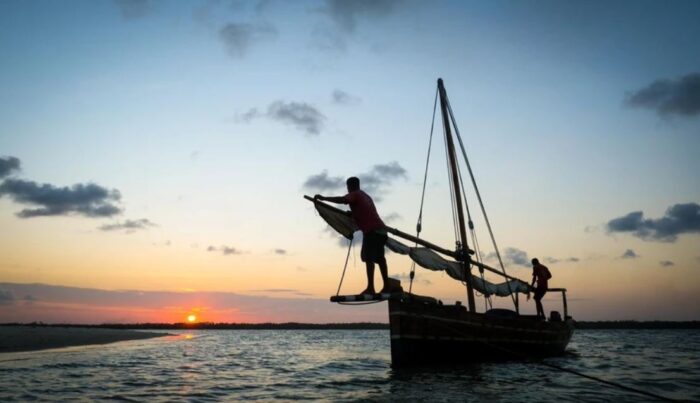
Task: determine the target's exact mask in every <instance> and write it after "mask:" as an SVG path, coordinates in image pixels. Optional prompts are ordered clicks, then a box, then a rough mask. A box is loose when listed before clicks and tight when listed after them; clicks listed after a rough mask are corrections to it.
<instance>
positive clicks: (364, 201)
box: [314, 176, 392, 294]
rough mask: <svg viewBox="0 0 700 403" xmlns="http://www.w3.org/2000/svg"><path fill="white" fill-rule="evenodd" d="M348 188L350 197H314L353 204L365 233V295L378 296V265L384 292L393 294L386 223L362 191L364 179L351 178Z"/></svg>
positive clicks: (353, 214) (361, 228)
mask: <svg viewBox="0 0 700 403" xmlns="http://www.w3.org/2000/svg"><path fill="white" fill-rule="evenodd" d="M345 184H346V185H347V187H348V194H346V195H345V196H335V197H326V196H321V195H316V196H314V199H316V200H325V201H329V202H331V203H337V204H349V205H350V212H351V213H352V218H354V219H355V222H356V223H357V226H358V227H359V228H360V230H361V231H362V235H363V238H362V252H361V253H360V256H361V257H362V261H363V262H365V264H366V266H367V289H365V290H364V291H362V294H374V293H375V292H374V264H375V263H376V264H378V265H379V271H380V272H381V274H382V280H383V281H384V288H382V290H381V291H380V293H385V292H391V291H392V290H391V287H390V286H389V281H388V279H389V273H388V272H389V270H388V268H387V265H386V258H385V257H384V245H385V244H386V240H387V234H386V229H385V225H384V222H383V221H382V219H381V218H379V214H378V213H377V209H376V207H374V202H373V201H372V198H371V197H369V195H368V194H367V193H365V192H364V191H362V190H361V189H360V179H359V178H356V177H354V176H353V177H351V178H348V180H347V181H346V182H345Z"/></svg>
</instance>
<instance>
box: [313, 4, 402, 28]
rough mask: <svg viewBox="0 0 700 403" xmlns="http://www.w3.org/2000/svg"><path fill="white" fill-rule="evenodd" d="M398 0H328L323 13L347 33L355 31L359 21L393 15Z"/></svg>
mask: <svg viewBox="0 0 700 403" xmlns="http://www.w3.org/2000/svg"><path fill="white" fill-rule="evenodd" d="M396 3H398V1H397V0H352V1H348V0H326V2H325V5H324V7H323V8H322V9H321V11H322V12H323V14H325V15H326V16H328V17H329V18H330V20H331V21H332V22H333V23H334V24H335V25H336V26H337V27H338V29H340V30H342V31H343V32H346V33H353V32H355V30H356V28H357V24H358V21H360V20H363V19H374V20H377V19H381V18H384V17H387V16H389V15H391V13H392V12H393V10H394V5H395V4H396Z"/></svg>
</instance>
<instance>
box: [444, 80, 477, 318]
mask: <svg viewBox="0 0 700 403" xmlns="http://www.w3.org/2000/svg"><path fill="white" fill-rule="evenodd" d="M438 91H439V92H440V110H441V111H442V122H443V123H442V124H443V126H444V127H445V142H446V143H447V155H448V157H449V160H450V174H451V175H452V186H453V187H454V201H455V204H456V207H457V219H458V221H459V237H460V245H459V247H460V248H461V250H457V256H458V260H459V262H460V263H461V264H462V269H463V270H464V274H465V276H464V278H465V280H466V283H467V298H468V302H469V312H476V305H475V303H474V288H473V287H472V276H471V266H470V261H471V259H470V258H469V254H468V253H467V252H466V250H469V248H468V246H467V227H466V226H465V225H464V212H463V211H462V191H461V189H460V186H459V183H460V181H459V172H458V171H457V158H456V156H455V145H454V142H453V140H452V130H451V129H450V118H449V116H448V113H449V112H448V107H447V93H446V92H445V86H444V85H443V83H442V78H438Z"/></svg>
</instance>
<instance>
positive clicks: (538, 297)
mask: <svg viewBox="0 0 700 403" xmlns="http://www.w3.org/2000/svg"><path fill="white" fill-rule="evenodd" d="M546 293H547V289H546V288H545V287H542V288H539V287H538V288H535V300H537V301H539V300H541V299H542V297H544V294H546Z"/></svg>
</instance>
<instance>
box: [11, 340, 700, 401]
mask: <svg viewBox="0 0 700 403" xmlns="http://www.w3.org/2000/svg"><path fill="white" fill-rule="evenodd" d="M171 333H173V334H174V335H173V336H168V337H163V338H157V339H149V340H139V341H127V342H119V343H114V344H108V345H100V346H83V347H71V348H65V349H56V350H47V351H37V352H25V353H11V354H0V401H3V402H5V401H30V400H39V401H41V400H63V401H68V400H123V401H173V400H177V401H181V400H186V401H232V400H256V399H257V400H286V401H289V400H308V399H313V400H327V401H367V400H369V401H431V402H432V401H446V402H447V401H459V402H464V401H487V400H488V401H528V402H542V401H552V402H553V401H562V400H564V401H600V402H603V401H606V402H607V401H611V400H615V401H630V402H632V401H635V402H636V401H653V399H651V398H648V397H645V396H641V395H636V394H634V393H631V392H627V391H624V390H620V389H616V388H613V387H610V386H606V385H603V384H600V383H597V382H594V381H591V380H589V379H585V378H581V377H578V376H575V375H572V374H569V373H563V372H560V371H557V370H553V369H550V368H547V367H545V366H542V365H540V364H537V363H532V362H529V363H523V362H505V363H487V364H479V365H469V366H463V367H445V368H424V369H412V370H400V371H397V370H392V369H391V367H390V354H389V332H388V330H200V331H172V332H171ZM569 352H570V354H567V355H566V356H564V357H558V358H550V359H547V360H545V362H548V363H552V364H555V365H558V366H562V367H566V368H570V369H574V370H577V371H581V372H584V373H586V374H588V375H593V376H597V377H600V378H603V379H606V380H609V381H613V382H619V383H621V384H624V385H627V386H630V387H634V388H639V389H643V390H646V391H649V392H652V393H656V394H659V395H663V396H666V397H670V398H675V399H684V400H697V401H700V331H697V330H579V331H577V332H576V333H575V335H574V338H573V340H572V342H571V344H570V346H569Z"/></svg>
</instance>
